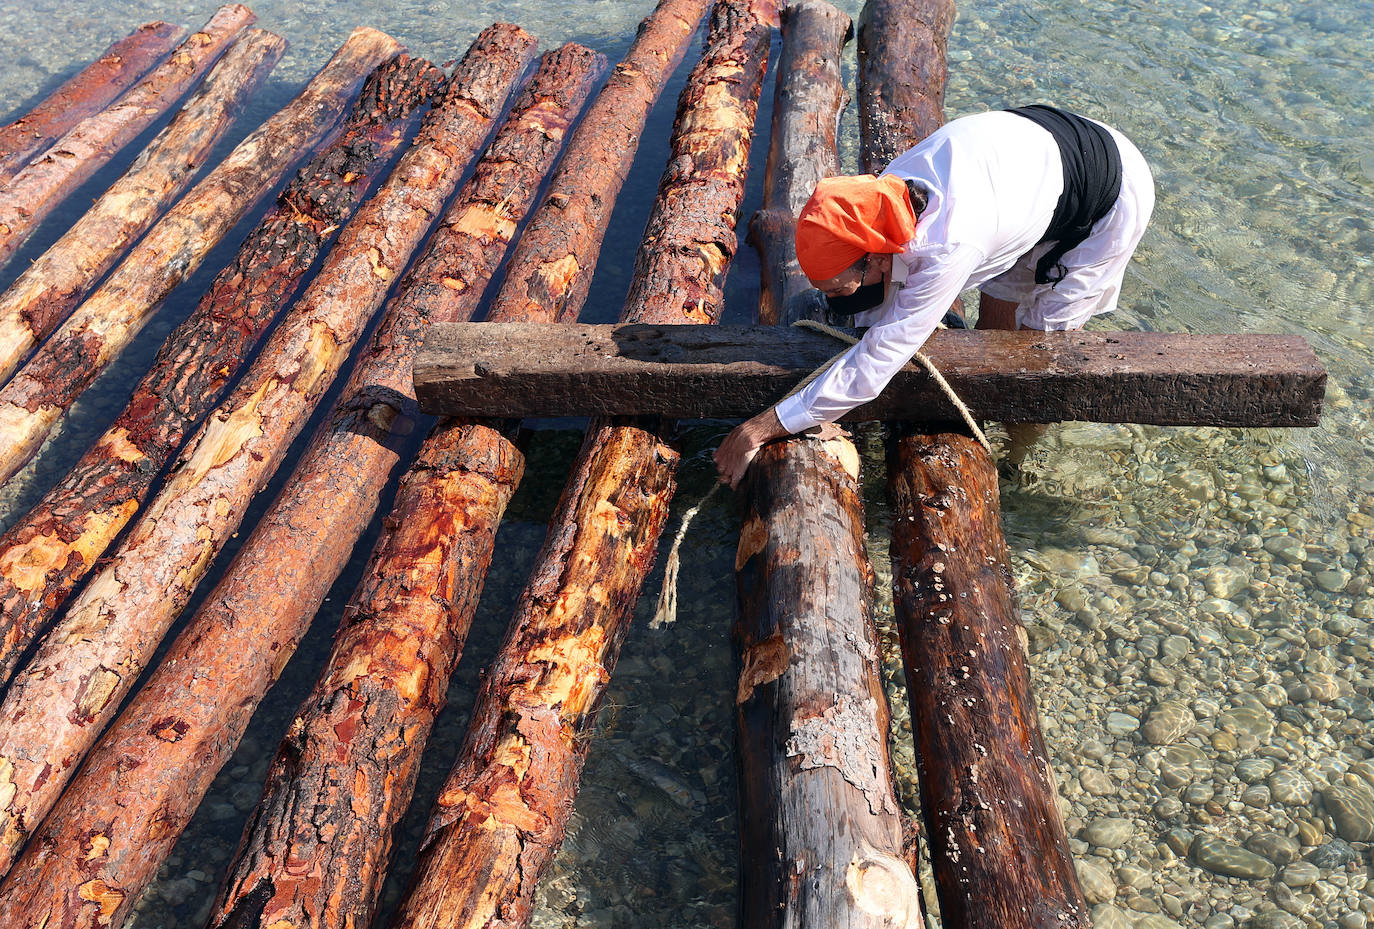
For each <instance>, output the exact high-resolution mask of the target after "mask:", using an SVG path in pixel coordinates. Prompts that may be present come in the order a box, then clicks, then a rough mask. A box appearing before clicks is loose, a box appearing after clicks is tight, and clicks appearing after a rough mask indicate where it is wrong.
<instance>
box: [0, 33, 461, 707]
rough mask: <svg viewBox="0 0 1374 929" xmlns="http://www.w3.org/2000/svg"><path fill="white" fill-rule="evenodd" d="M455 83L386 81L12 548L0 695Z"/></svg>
mask: <svg viewBox="0 0 1374 929" xmlns="http://www.w3.org/2000/svg"><path fill="white" fill-rule="evenodd" d="M443 80H444V75H443V72H442V71H440V70H439V69H438V68H436V67H434V66H433V65H432V64H430V63H429V62H427V61H425V60H423V59H414V58H410V57H409V56H407V55H400V56H398V57H396V58H393V59H391V60H390V61H388V62H386V63H385V64H382V65H380V66H379V67H378V68H377V70H375V71H374V72H373V73H372V75H371V76H370V77H369V78H368V80H367V84H366V86H364V88H363V91H362V94H361V96H360V97H359V98H358V100H357V102H356V103H355V104H354V105H353V110H352V113H351V114H350V116H349V118H348V121H347V123H346V125H345V126H344V128H343V131H342V133H341V134H340V135H339V137H338V139H337V140H335V141H334V142H333V143H331V144H330V145H329V146H328V147H326V148H324V149H323V150H322V151H321V152H319V153H318V154H317V155H316V156H315V157H314V158H313V160H311V162H310V163H309V164H308V165H306V166H305V167H304V168H302V169H301V171H300V172H299V173H298V174H297V175H296V177H295V179H294V180H292V181H291V183H290V184H288V185H287V187H286V189H285V190H283V191H282V193H281V194H280V195H279V196H278V198H277V205H276V206H275V207H273V208H272V210H271V211H269V212H268V214H267V215H266V216H264V217H263V219H262V221H261V222H259V224H258V226H257V227H256V228H255V229H254V230H253V232H251V233H250V234H249V235H248V237H247V238H246V239H245V240H244V243H243V245H242V246H241V247H240V248H239V251H238V254H237V255H236V256H235V258H234V260H233V261H232V262H231V263H230V264H229V265H227V266H226V267H225V268H224V270H223V271H221V272H220V273H219V275H218V276H217V277H216V278H215V281H214V283H212V284H211V285H210V288H209V290H207V291H206V293H205V296H204V297H202V298H201V300H200V303H199V304H198V305H197V307H196V309H195V311H194V312H193V313H192V314H191V315H190V316H188V317H187V318H186V320H185V321H183V322H182V323H181V325H180V326H178V327H177V328H176V329H175V330H174V331H173V332H172V334H171V335H170V336H168V337H167V341H166V342H165V343H164V344H163V346H162V349H161V350H160V351H159V352H158V356H157V358H156V360H155V361H154V362H153V366H152V368H151V369H150V370H149V371H148V373H147V375H145V376H144V378H143V380H142V381H141V382H140V383H139V385H138V387H136V388H135V389H134V394H133V397H132V398H131V399H130V401H129V405H128V406H127V407H126V408H125V410H124V412H123V413H121V414H120V416H119V418H118V419H116V420H115V421H114V423H113V424H112V425H111V426H110V428H109V429H107V430H106V431H105V434H104V435H103V436H101V437H100V438H99V439H98V440H97V441H96V442H95V444H94V445H93V446H92V447H91V449H90V450H89V451H87V452H86V454H85V455H84V456H82V458H81V460H80V461H79V462H78V463H77V464H76V467H74V468H73V469H72V470H71V471H70V472H68V474H67V476H66V477H64V478H63V479H62V481H60V482H59V483H58V484H57V486H56V487H54V488H53V489H52V490H50V491H49V492H48V493H47V494H45V495H44V497H43V499H42V500H41V501H39V503H38V505H37V506H35V507H34V508H33V509H32V510H30V511H29V513H28V514H27V515H25V516H24V517H23V518H22V519H20V520H19V521H18V522H17V523H15V524H14V525H13V526H11V527H10V529H9V531H8V532H6V533H5V535H4V537H3V538H2V539H0V685H3V684H5V683H8V682H9V679H10V676H11V675H12V674H13V671H14V668H15V665H16V663H17V662H18V660H19V658H20V655H21V654H22V653H23V651H24V650H25V649H26V648H27V647H28V645H29V644H30V643H31V642H32V641H33V640H34V638H35V637H36V636H38V635H40V634H41V633H42V631H43V629H44V627H45V625H46V624H47V622H48V621H49V620H50V619H51V618H52V617H53V616H54V615H55V613H56V612H57V610H58V608H59V607H60V606H61V605H62V603H63V602H64V601H65V600H66V599H67V597H68V595H69V594H70V593H71V591H72V588H74V587H75V586H76V585H77V584H78V583H80V581H81V579H82V578H84V577H85V576H86V574H87V572H89V571H90V570H91V568H92V566H93V565H94V563H95V560H96V559H97V558H98V557H100V555H101V554H102V553H103V552H104V551H105V548H106V547H107V546H108V545H109V544H110V543H111V542H112V541H114V538H115V536H116V535H118V534H119V532H120V530H122V529H123V528H124V526H125V525H126V524H127V523H128V522H129V520H130V519H132V518H133V514H134V513H135V512H136V511H137V510H138V508H139V507H140V506H142V504H143V501H144V500H145V499H146V498H147V495H148V491H149V490H150V489H151V487H152V485H153V482H154V480H155V479H156V477H157V475H158V474H159V473H160V472H161V471H162V468H163V466H164V465H166V463H167V461H168V459H170V458H171V456H172V454H173V453H174V452H175V451H176V450H177V448H179V447H180V445H181V442H182V439H184V438H185V437H186V434H187V432H188V431H189V430H190V429H191V428H192V427H193V426H194V425H195V424H196V423H197V422H199V421H200V419H201V418H202V417H203V416H204V415H205V413H206V412H207V411H208V410H210V409H211V407H212V406H213V405H214V404H215V402H216V401H217V400H218V399H219V398H220V395H221V394H222V393H223V391H224V389H225V387H226V386H227V385H228V384H229V383H230V382H231V381H232V380H233V379H234V378H235V377H236V376H237V374H238V371H239V369H240V368H241V367H242V365H243V362H244V361H245V360H246V358H247V356H248V354H249V352H250V351H251V349H252V347H253V345H254V344H255V343H256V342H257V340H258V338H259V337H260V336H261V335H262V333H263V332H264V331H266V329H267V327H268V326H270V325H271V324H272V322H273V320H275V319H276V317H277V315H278V313H279V312H280V311H281V310H282V308H283V307H285V306H286V305H287V303H288V302H289V301H290V298H291V296H292V295H293V294H294V293H295V292H296V288H297V285H298V284H299V283H300V281H301V280H302V278H304V276H305V274H306V272H307V271H308V270H309V269H310V267H311V265H313V264H314V262H315V259H316V257H318V256H319V254H320V253H321V252H322V251H323V250H324V247H325V245H326V243H327V242H328V241H329V239H330V238H331V237H332V235H333V232H334V231H335V230H336V229H338V228H339V227H341V226H342V225H343V224H344V223H345V222H347V221H348V219H349V217H350V216H352V215H353V211H354V210H355V209H356V208H357V206H358V203H359V202H361V200H362V198H363V195H364V194H365V193H366V192H367V190H368V188H369V187H371V185H372V182H373V181H375V180H376V179H377V177H378V176H379V175H380V174H381V173H382V172H383V171H384V170H385V169H386V167H387V166H388V165H389V164H390V163H391V161H392V156H394V155H395V153H396V151H397V150H398V149H399V148H400V147H401V145H402V144H403V143H404V142H405V140H406V138H407V137H408V136H409V134H410V133H409V130H410V127H411V125H412V124H413V123H414V121H415V118H416V117H417V116H418V109H419V107H420V106H422V105H423V104H424V103H425V102H427V101H428V100H429V98H430V97H431V96H432V95H433V94H434V93H435V92H436V91H437V90H438V89H439V88H440V87H441V86H442V84H443Z"/></svg>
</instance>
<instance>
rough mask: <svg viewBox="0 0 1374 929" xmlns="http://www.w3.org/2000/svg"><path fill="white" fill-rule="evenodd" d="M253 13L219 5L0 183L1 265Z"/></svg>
mask: <svg viewBox="0 0 1374 929" xmlns="http://www.w3.org/2000/svg"><path fill="white" fill-rule="evenodd" d="M256 19H257V17H256V16H254V15H253V11H252V10H250V9H248V7H246V6H243V5H241V4H237V3H235V4H230V5H228V6H223V7H220V9H219V10H218V11H216V13H215V15H214V16H212V17H211V18H210V20H209V21H208V22H207V23H206V24H205V25H204V26H202V27H201V28H200V30H199V31H197V32H194V33H192V34H191V35H190V36H188V37H187V38H186V41H184V42H182V43H181V45H179V46H177V48H176V50H175V51H174V52H172V55H171V57H170V58H168V59H167V60H166V61H165V62H163V63H162V64H160V65H158V66H157V67H156V68H154V69H153V71H152V72H151V73H149V74H148V75H147V76H146V77H144V78H143V79H142V80H140V81H139V82H138V83H137V84H135V85H134V86H133V87H131V88H130V89H129V90H128V92H126V93H125V94H124V96H122V97H120V98H119V100H118V101H116V102H115V104H114V105H113V106H110V107H109V108H107V109H105V110H102V111H101V112H99V113H96V114H95V115H93V116H90V117H87V118H86V119H84V120H82V121H81V122H80V123H78V124H77V125H76V126H74V127H73V128H72V129H71V131H70V132H68V133H67V134H66V135H64V136H63V137H62V138H60V139H58V140H57V141H56V142H55V143H54V144H53V146H52V147H51V148H50V149H48V150H47V151H46V152H44V153H43V155H41V156H40V157H38V158H36V159H34V161H32V162H31V163H30V164H28V165H27V166H25V167H24V168H23V169H22V170H21V171H19V172H18V173H17V174H16V175H15V176H14V177H13V178H12V179H11V180H10V182H9V183H8V184H6V185H5V186H4V188H0V266H3V265H4V264H5V263H7V262H8V261H9V260H10V259H11V258H13V257H14V253H15V252H16V251H18V250H19V247H20V246H21V245H23V244H24V241H25V240H26V239H27V238H28V237H29V235H30V234H31V233H32V232H33V231H34V230H35V229H36V228H37V227H38V224H39V223H40V222H42V221H43V219H44V218H45V217H46V216H47V215H48V214H49V213H50V212H52V210H53V208H54V207H56V206H57V204H59V203H60V202H62V200H63V199H64V198H65V197H66V196H67V195H68V194H70V193H71V192H72V191H73V190H75V189H76V188H77V187H78V186H80V184H81V183H82V182H83V181H85V180H86V179H87V178H89V177H90V176H91V175H93V174H94V173H95V172H96V171H97V170H98V169H99V168H100V167H101V166H102V165H104V164H105V163H106V162H108V161H109V160H110V159H111V158H113V157H114V156H115V154H116V153H117V152H118V151H119V150H120V149H121V148H123V147H124V146H125V145H127V144H128V143H130V142H132V141H133V140H134V139H135V138H137V137H138V135H139V133H141V132H142V131H143V130H144V129H147V128H148V127H149V126H151V125H152V124H153V123H154V122H155V121H156V120H157V118H158V117H159V116H161V115H162V114H163V113H166V112H167V111H168V110H169V109H171V108H172V106H173V105H174V104H175V103H176V102H177V101H178V100H180V99H181V97H182V96H183V95H184V94H185V93H186V92H187V91H188V90H190V89H191V87H192V86H194V84H195V83H196V81H198V80H199V79H200V77H201V75H203V74H204V73H205V72H206V71H207V70H209V68H210V66H211V65H212V64H214V63H215V60H216V59H217V58H219V56H220V55H222V54H223V53H224V51H225V50H226V49H227V48H228V47H229V45H230V43H232V42H233V41H234V39H235V38H236V37H237V36H238V35H239V33H241V32H243V30H245V29H247V28H248V27H249V26H251V25H252V24H253V22H254V21H255V20H256Z"/></svg>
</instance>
